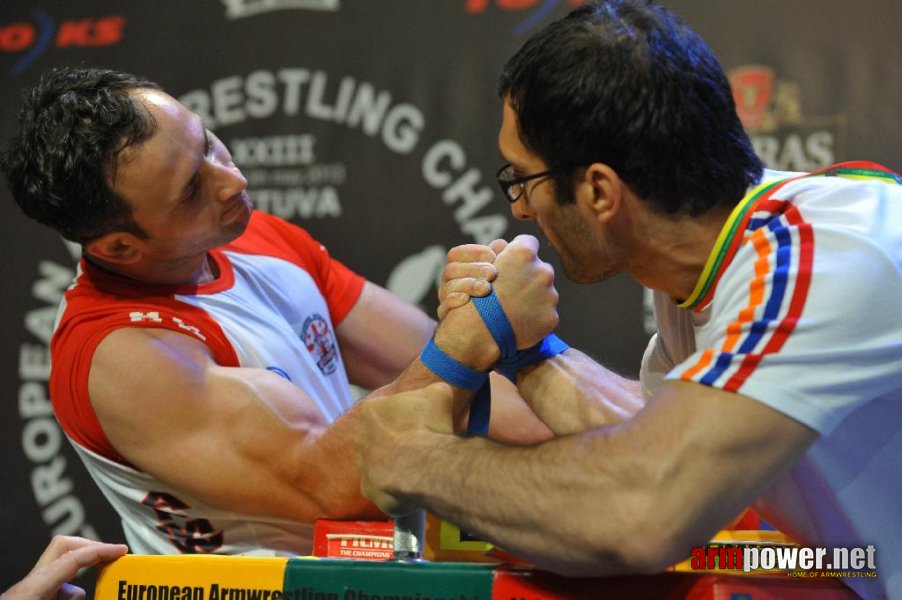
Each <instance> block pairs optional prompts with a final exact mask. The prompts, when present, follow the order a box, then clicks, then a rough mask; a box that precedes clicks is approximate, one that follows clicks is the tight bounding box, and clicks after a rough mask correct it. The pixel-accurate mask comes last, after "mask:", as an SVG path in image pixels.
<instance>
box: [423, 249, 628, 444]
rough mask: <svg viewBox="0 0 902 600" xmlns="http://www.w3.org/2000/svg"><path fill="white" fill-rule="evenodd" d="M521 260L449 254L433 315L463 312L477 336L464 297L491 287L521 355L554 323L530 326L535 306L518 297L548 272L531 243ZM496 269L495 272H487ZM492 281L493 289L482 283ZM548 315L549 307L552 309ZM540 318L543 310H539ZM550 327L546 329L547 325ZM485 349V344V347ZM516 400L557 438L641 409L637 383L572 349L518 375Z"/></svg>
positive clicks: (476, 252)
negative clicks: (438, 303) (523, 350)
mask: <svg viewBox="0 0 902 600" xmlns="http://www.w3.org/2000/svg"><path fill="white" fill-rule="evenodd" d="M519 239H520V240H523V241H525V242H527V243H520V244H518V246H519V248H518V250H519V254H520V255H521V256H519V257H517V259H515V260H512V259H511V258H509V257H508V256H506V255H507V254H509V251H508V244H507V243H506V242H504V241H503V240H496V241H494V242H492V244H490V246H479V245H476V244H467V245H463V246H458V247H457V248H453V249H452V250H451V251H450V252H449V253H448V264H447V265H446V267H445V269H444V271H443V272H442V281H443V283H442V286H441V287H440V289H439V301H440V305H439V314H440V315H452V316H458V315H459V313H461V312H469V313H471V316H470V317H469V320H464V319H461V322H465V323H468V325H469V326H470V327H473V328H477V329H482V328H483V327H484V325H483V324H482V322H481V320H480V319H479V317H474V316H472V315H475V309H474V308H473V306H472V304H469V298H470V296H484V295H486V294H488V293H489V291H490V290H491V289H492V288H493V287H494V290H495V293H496V295H497V296H498V300H499V302H501V305H502V307H503V308H504V311H505V314H506V315H507V316H508V318H509V319H510V321H511V325H512V327H513V328H514V332H515V334H516V336H517V341H518V346H519V347H520V348H525V347H529V346H531V345H532V344H533V343H535V342H536V341H538V340H540V339H541V338H542V337H544V335H545V334H546V333H547V332H548V331H549V328H548V323H549V319H551V321H550V322H552V323H553V324H556V323H557V315H556V313H554V312H553V310H552V311H551V313H550V314H548V315H543V316H541V317H538V318H537V314H539V313H538V312H537V311H539V310H542V309H543V307H541V306H536V305H534V304H533V303H531V302H530V301H529V299H528V298H527V297H525V296H524V295H523V293H522V292H523V290H524V289H528V288H529V287H531V286H535V285H540V286H541V285H546V283H545V280H547V281H548V283H547V285H550V282H552V281H553V271H551V270H550V267H549V266H548V265H546V264H545V263H543V262H542V261H541V260H540V259H539V257H538V254H537V252H538V242H537V241H536V240H535V238H532V237H531V236H520V238H519ZM492 267H495V268H492ZM489 281H491V282H492V286H489V285H488V284H487V282H489ZM551 308H553V307H551ZM544 309H545V310H546V311H547V310H548V307H544ZM552 326H553V325H552ZM486 343H488V344H491V345H494V344H492V342H491V341H488V342H486ZM517 388H518V391H519V394H520V395H521V396H522V398H523V399H524V400H525V401H526V403H527V404H528V405H529V407H530V408H531V410H532V411H533V412H534V414H535V415H536V416H537V418H538V419H539V420H541V422H542V423H543V424H544V425H545V426H547V428H548V429H550V431H551V432H553V433H554V434H556V435H565V434H570V433H578V432H582V431H586V430H588V429H591V428H594V427H598V426H601V425H611V424H614V423H619V422H621V421H623V420H625V419H628V418H630V417H632V415H634V414H635V413H636V412H637V411H638V410H639V409H640V408H642V406H643V404H644V400H643V397H642V394H641V387H640V385H639V382H638V381H634V380H630V379H627V378H625V377H621V376H619V375H617V374H616V373H613V372H611V371H609V370H607V369H605V368H604V367H602V366H601V365H599V364H597V363H596V362H595V361H593V360H592V359H590V358H589V357H588V356H586V355H585V354H583V353H582V352H580V351H578V350H576V349H574V348H571V349H569V350H567V351H565V352H564V353H563V354H560V355H558V356H555V357H553V358H551V359H549V360H547V361H543V362H542V363H539V364H538V365H535V366H532V367H528V368H526V369H523V370H522V371H521V372H520V374H519V377H518V381H517Z"/></svg>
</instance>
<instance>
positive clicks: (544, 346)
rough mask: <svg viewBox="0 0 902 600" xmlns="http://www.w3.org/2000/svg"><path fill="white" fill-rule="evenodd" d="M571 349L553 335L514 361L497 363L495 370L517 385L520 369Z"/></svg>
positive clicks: (520, 354)
mask: <svg viewBox="0 0 902 600" xmlns="http://www.w3.org/2000/svg"><path fill="white" fill-rule="evenodd" d="M569 347H570V346H569V345H568V344H567V342H565V341H564V340H562V339H561V338H559V337H558V336H556V335H554V334H553V333H551V334H548V336H546V337H545V339H544V340H542V341H541V342H539V343H538V344H536V345H535V346H533V347H531V348H527V349H525V350H520V351H519V352H517V354H516V356H514V357H513V358H512V359H501V360H499V361H498V362H496V363H495V370H496V371H498V372H499V373H501V374H502V375H504V376H505V377H507V378H508V379H510V380H511V381H512V382H514V383H517V373H519V372H520V369H524V368H526V367H528V366H530V365H534V364H536V363H540V362H542V361H543V360H546V359H549V358H551V357H552V356H557V355H558V354H560V353H561V352H563V351H564V350H566V349H567V348H569Z"/></svg>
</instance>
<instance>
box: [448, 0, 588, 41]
mask: <svg viewBox="0 0 902 600" xmlns="http://www.w3.org/2000/svg"><path fill="white" fill-rule="evenodd" d="M583 2H584V0H466V4H465V5H464V7H465V8H464V9H465V10H466V11H467V12H468V13H470V14H480V13H484V12H486V11H487V10H489V8H490V7H491V8H494V9H498V10H503V11H517V12H526V11H529V12H528V13H527V15H526V18H524V19H523V20H522V21H520V22H519V23H517V24H516V25H515V26H514V30H513V31H514V34H515V35H518V36H522V35H526V34H528V33H530V32H531V31H533V30H534V29H536V28H537V27H539V26H540V25H541V24H542V23H544V22H545V19H546V18H547V17H548V15H550V14H551V13H552V12H554V10H555V9H556V8H558V7H573V6H579V5H580V4H583Z"/></svg>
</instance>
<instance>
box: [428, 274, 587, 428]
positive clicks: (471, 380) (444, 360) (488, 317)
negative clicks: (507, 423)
mask: <svg viewBox="0 0 902 600" xmlns="http://www.w3.org/2000/svg"><path fill="white" fill-rule="evenodd" d="M472 300H473V304H474V305H475V306H476V310H477V311H478V312H479V316H480V317H482V320H483V321H484V322H485V326H486V327H487V328H488V330H489V333H490V334H491V336H492V339H494V340H495V343H496V344H498V347H499V348H500V349H501V358H500V359H499V360H498V362H497V363H495V370H496V371H498V372H499V373H501V374H502V375H504V376H505V377H507V378H508V379H510V380H511V381H512V382H514V383H517V373H518V372H519V371H520V369H523V368H524V367H528V366H530V365H534V364H536V363H538V362H541V361H543V360H545V359H547V358H551V357H552V356H556V355H558V354H560V353H561V352H563V351H564V350H566V349H567V348H569V347H570V346H568V345H567V344H566V343H565V342H564V341H563V340H561V339H560V338H559V337H558V336H556V335H554V334H553V333H552V334H549V335H548V336H547V337H546V338H545V339H544V340H542V341H541V342H539V343H538V344H536V345H535V346H533V347H531V348H527V349H525V350H517V336H516V335H515V334H514V329H513V327H511V323H510V320H509V319H508V318H507V315H506V314H504V309H503V308H502V307H501V303H500V302H499V301H498V296H496V295H495V292H494V290H493V291H492V292H491V293H490V294H489V295H488V296H484V297H482V298H473V299H472ZM420 360H421V361H422V363H423V364H424V365H425V366H426V368H428V369H429V370H430V371H432V372H433V373H435V374H436V375H438V376H439V377H441V378H442V379H444V380H445V381H447V382H448V383H450V384H452V385H456V386H457V387H461V388H464V389H467V390H475V391H476V394H475V395H474V396H473V401H472V402H470V418H469V421H468V423H467V434H468V435H471V436H474V435H478V436H483V437H485V436H486V435H488V433H489V420H490V418H491V415H492V394H491V389H490V388H489V376H488V374H487V373H482V372H481V371H477V370H475V369H471V368H470V367H468V366H466V365H464V364H461V363H459V362H458V361H456V360H454V359H453V358H451V357H450V356H448V355H447V354H445V352H444V351H443V350H442V349H441V348H439V347H438V346H436V345H435V341H434V340H429V343H428V344H426V347H425V348H423V351H422V352H421V353H420Z"/></svg>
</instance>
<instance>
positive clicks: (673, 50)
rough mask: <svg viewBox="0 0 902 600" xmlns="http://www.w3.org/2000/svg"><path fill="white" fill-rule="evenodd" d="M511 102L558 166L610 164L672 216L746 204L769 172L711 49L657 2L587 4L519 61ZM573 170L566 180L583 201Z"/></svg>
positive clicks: (506, 76)
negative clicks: (745, 199)
mask: <svg viewBox="0 0 902 600" xmlns="http://www.w3.org/2000/svg"><path fill="white" fill-rule="evenodd" d="M499 95H500V96H501V97H502V98H506V99H509V101H510V102H511V105H512V106H513V108H514V109H515V110H516V111H517V117H518V124H519V128H520V136H521V138H522V141H523V143H524V145H525V146H526V147H527V148H529V149H530V150H531V151H532V152H535V153H536V154H537V155H538V156H539V157H541V158H542V159H543V160H544V161H545V163H546V164H547V165H548V166H549V168H554V167H566V166H571V165H588V164H591V163H593V162H603V163H606V164H608V165H609V166H611V168H613V169H614V170H615V171H616V172H617V174H618V175H619V176H620V177H621V178H622V179H623V180H624V181H625V182H626V183H627V184H628V185H629V186H630V188H631V189H632V190H633V191H634V192H635V193H636V194H637V195H638V196H639V197H640V198H642V199H643V200H645V201H647V202H650V203H651V204H652V205H653V206H656V207H657V208H658V209H659V210H660V211H663V212H664V213H666V214H671V215H674V214H683V215H699V214H702V213H704V212H705V211H707V210H709V209H711V208H712V207H714V206H718V205H720V206H732V205H735V204H736V203H737V202H739V200H741V199H742V197H743V196H744V194H745V192H746V189H747V188H748V187H749V186H750V185H752V184H754V183H756V182H757V181H758V180H759V179H760V178H761V174H762V169H763V165H762V163H761V160H760V159H759V158H758V157H757V156H756V155H755V152H754V149H753V148H752V145H751V143H750V141H749V139H748V136H747V135H746V133H745V131H744V130H743V128H742V123H741V122H740V121H739V117H738V116H737V114H736V106H735V102H734V100H733V94H732V90H731V88H730V84H729V81H728V80H727V77H726V75H725V74H724V71H723V68H722V67H721V66H720V64H719V63H718V61H717V59H716V58H715V57H714V55H713V53H712V52H711V50H710V49H709V48H708V46H707V45H706V44H705V42H704V41H703V40H702V39H701V38H700V37H699V36H698V34H696V33H695V32H694V31H692V30H691V29H690V28H689V27H688V26H687V25H686V24H685V23H683V22H682V21H681V20H680V19H679V18H678V17H677V16H676V15H674V14H673V13H671V12H669V11H668V10H667V9H665V8H663V7H662V6H659V5H657V4H655V3H653V2H651V1H649V0H604V1H601V2H595V3H592V4H587V5H584V6H581V7H579V8H577V9H575V10H574V11H572V12H571V13H570V14H569V15H567V16H566V17H564V18H563V19H560V20H558V21H555V22H554V23H551V24H550V25H548V26H546V27H545V28H544V29H543V30H542V31H540V32H538V33H536V34H535V35H534V36H533V37H532V38H530V39H529V40H528V41H527V42H526V44H525V45H524V46H523V47H522V48H521V49H520V50H519V51H518V52H517V53H516V54H515V55H514V56H513V57H512V58H511V59H510V60H509V61H508V62H507V64H506V65H505V67H504V70H503V73H502V75H501V79H500V82H499ZM572 176H573V173H572V172H565V173H564V174H562V175H559V176H556V177H555V179H554V181H555V185H556V186H557V198H558V201H559V202H562V203H566V202H570V201H572V200H573V183H572Z"/></svg>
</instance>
